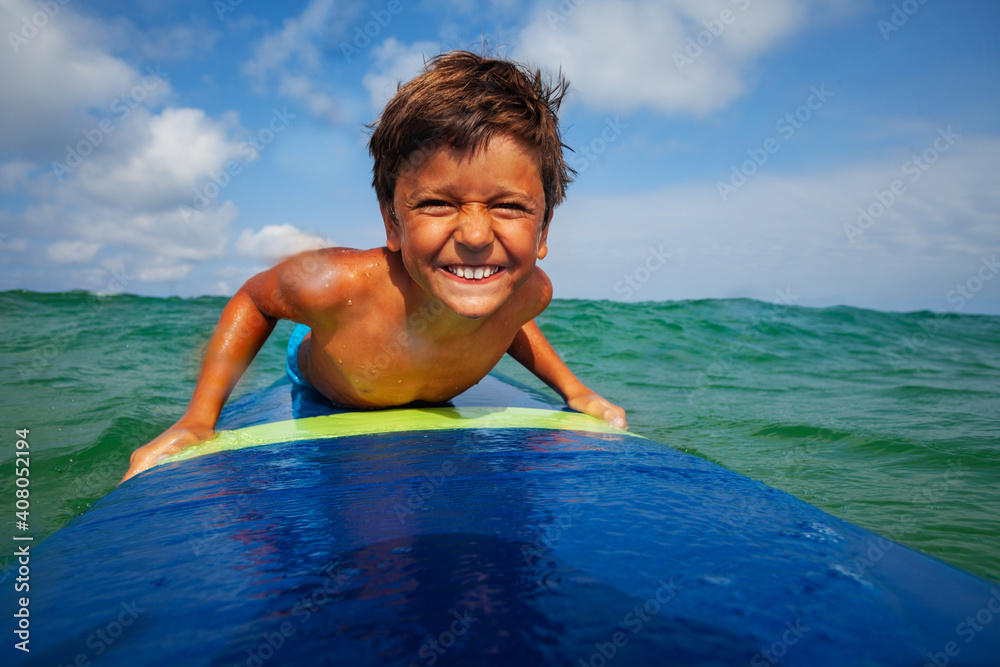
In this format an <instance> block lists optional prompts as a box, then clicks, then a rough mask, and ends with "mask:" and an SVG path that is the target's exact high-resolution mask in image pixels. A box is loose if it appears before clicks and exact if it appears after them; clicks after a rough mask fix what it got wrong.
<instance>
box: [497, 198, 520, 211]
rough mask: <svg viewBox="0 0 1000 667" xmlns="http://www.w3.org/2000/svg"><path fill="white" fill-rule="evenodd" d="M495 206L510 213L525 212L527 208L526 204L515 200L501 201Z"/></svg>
mask: <svg viewBox="0 0 1000 667" xmlns="http://www.w3.org/2000/svg"><path fill="white" fill-rule="evenodd" d="M496 208H498V209H500V210H502V211H508V212H510V213H525V212H527V210H528V207H527V206H525V205H524V204H522V203H520V202H516V201H507V202H501V203H499V204H497V205H496Z"/></svg>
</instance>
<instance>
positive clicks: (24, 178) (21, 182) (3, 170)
mask: <svg viewBox="0 0 1000 667" xmlns="http://www.w3.org/2000/svg"><path fill="white" fill-rule="evenodd" d="M34 170H35V165H34V164H33V163H31V162H26V161H24V160H13V161H11V162H8V163H6V164H0V193H4V194H10V193H12V192H17V191H18V190H23V189H25V188H27V186H28V183H29V181H30V178H29V177H30V174H31V172H32V171H34Z"/></svg>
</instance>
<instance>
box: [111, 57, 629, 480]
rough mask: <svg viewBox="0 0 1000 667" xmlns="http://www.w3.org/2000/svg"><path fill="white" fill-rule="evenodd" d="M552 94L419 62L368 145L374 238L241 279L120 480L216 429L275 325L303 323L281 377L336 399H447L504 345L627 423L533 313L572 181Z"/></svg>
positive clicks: (451, 61)
mask: <svg viewBox="0 0 1000 667" xmlns="http://www.w3.org/2000/svg"><path fill="white" fill-rule="evenodd" d="M565 88H566V83H565V81H563V80H561V79H560V80H559V81H558V82H557V84H556V85H555V86H548V85H546V84H545V83H544V82H543V81H542V77H541V74H540V72H537V71H536V72H535V73H534V74H531V73H530V72H528V71H527V70H524V69H522V68H521V67H520V66H518V65H515V64H513V63H509V62H505V61H500V60H489V59H485V58H481V57H479V56H476V55H474V54H472V53H468V52H451V53H445V54H442V55H440V56H437V57H435V58H434V59H432V60H431V61H430V62H429V63H428V64H427V66H426V67H425V69H424V72H423V73H422V74H420V75H419V76H417V77H416V78H415V79H413V80H412V81H410V82H409V83H407V84H406V85H404V86H402V87H401V88H400V89H399V91H398V92H397V93H396V96H395V97H394V98H393V99H392V100H391V101H390V102H389V103H388V104H387V105H386V107H385V109H384V110H383V112H382V116H381V117H380V118H379V120H378V121H377V122H376V123H375V124H374V125H375V129H374V131H373V133H372V136H371V140H370V142H369V149H370V150H371V153H372V156H373V157H374V158H375V165H374V169H373V171H374V186H375V192H376V195H377V196H378V201H379V207H380V209H381V212H382V220H383V223H384V224H385V232H386V247H384V248H376V249H373V250H353V249H348V248H326V249H323V250H317V251H313V252H305V253H302V254H300V255H297V256H295V257H292V258H290V259H288V260H286V261H284V262H282V263H281V264H278V265H277V266H275V267H274V268H272V269H270V270H268V271H265V272H263V273H261V274H258V275H256V276H254V277H253V278H251V279H250V280H249V281H247V283H246V284H245V285H244V286H243V287H242V288H240V290H239V291H238V292H237V293H236V295H235V296H233V298H232V299H231V300H230V301H229V303H228V304H227V305H226V308H225V310H223V313H222V317H221V318H220V320H219V324H218V326H217V327H216V330H215V334H214V335H213V336H212V339H211V341H210V342H209V345H208V349H207V351H206V354H205V362H204V365H203V367H202V370H201V375H200V377H199V378H198V383H197V385H196V387H195V390H194V394H193V395H192V397H191V402H190V403H189V404H188V407H187V410H186V411H185V413H184V415H183V416H182V417H181V418H180V420H178V421H177V423H176V424H174V425H173V426H172V427H170V428H169V429H168V430H167V431H165V432H164V433H163V434H162V435H160V436H159V437H157V438H156V439H154V440H153V441H152V442H150V443H149V444H147V445H145V446H143V447H140V448H139V449H137V450H136V451H135V452H134V453H133V454H132V458H131V465H130V468H129V470H128V472H127V473H126V475H125V478H124V479H128V478H129V477H131V476H133V475H135V474H137V473H139V472H141V471H143V470H145V469H147V468H149V467H150V466H152V465H153V464H154V463H155V462H156V461H157V460H159V459H161V458H163V457H165V456H168V455H170V454H173V453H175V452H177V451H180V450H181V449H183V448H184V447H187V446H189V445H192V444H195V443H197V442H201V441H203V440H206V439H208V438H211V437H212V436H213V435H214V430H213V429H214V428H215V423H216V421H217V420H218V417H219V413H220V412H221V410H222V406H223V404H224V403H225V402H226V399H227V398H228V397H229V394H230V392H231V391H232V390H233V388H234V387H235V386H236V382H237V381H238V380H239V378H240V376H242V374H243V372H244V371H245V370H246V368H247V366H249V364H250V362H251V360H252V359H253V357H254V356H255V355H256V354H257V352H258V351H259V350H260V348H261V346H262V345H263V344H264V341H265V340H267V337H268V335H270V333H271V331H272V330H273V329H274V326H275V324H276V323H277V321H278V320H279V319H287V320H293V321H295V322H298V323H300V325H305V327H308V329H306V328H305V327H302V326H300V327H297V328H296V332H295V333H294V334H293V341H297V340H300V339H301V343H300V344H299V346H298V350H297V353H296V352H294V351H293V353H292V354H290V356H289V363H288V371H289V375H290V376H291V377H292V379H293V381H294V382H299V383H304V384H305V383H307V384H309V385H312V386H313V387H315V388H316V389H317V390H318V391H319V392H321V393H322V394H324V395H325V396H326V397H327V398H329V399H330V400H331V401H333V402H334V403H338V404H340V405H343V406H347V407H354V408H382V407H390V406H399V405H404V404H407V403H412V402H434V403H436V402H441V401H447V400H449V399H451V398H453V397H454V396H456V395H458V394H460V393H462V392H463V391H465V390H466V389H468V388H469V387H471V386H473V385H474V384H476V383H477V382H479V381H480V380H481V379H482V378H483V377H484V376H485V375H486V374H487V373H489V371H490V370H491V369H492V368H493V367H494V366H495V365H496V363H497V362H498V361H500V358H501V357H502V356H503V355H504V353H509V354H510V355H511V356H512V357H514V358H515V359H517V360H518V361H519V362H520V363H522V364H523V365H524V366H525V367H526V368H528V370H530V371H532V372H533V373H534V374H535V375H537V376H538V377H539V378H540V379H542V380H543V381H544V382H545V383H546V384H548V385H549V386H550V387H552V388H553V389H554V390H555V391H556V392H557V393H559V394H560V395H561V396H562V397H563V399H564V400H565V401H566V403H567V404H568V405H569V407H570V408H573V409H574V410H578V411H580V412H585V413H587V414H590V415H593V416H595V417H598V418H601V419H604V420H606V421H608V422H610V423H612V424H614V425H616V426H618V427H620V428H625V426H626V424H625V412H624V411H623V410H622V409H621V408H620V407H618V406H616V405H613V404H612V403H610V402H608V401H607V400H605V399H604V398H602V397H601V396H599V395H597V394H596V393H594V392H593V391H591V390H590V389H588V388H587V387H585V386H584V385H583V384H582V383H581V382H580V381H579V380H578V379H577V378H576V377H575V376H574V375H573V373H572V372H571V371H570V370H569V369H568V368H567V367H566V366H565V364H563V363H562V361H561V360H560V359H559V357H558V355H556V353H555V351H554V350H553V349H552V347H551V346H550V345H549V343H548V341H546V340H545V337H544V336H543V335H542V333H541V331H540V330H539V328H538V326H537V325H536V324H535V323H534V319H535V317H537V316H538V315H539V314H540V313H541V312H542V311H543V310H545V308H546V306H548V304H549V301H550V300H551V298H552V286H551V283H550V282H549V279H548V277H546V275H545V274H544V273H543V272H542V271H541V269H538V268H536V267H535V262H536V260H537V259H542V258H543V257H545V254H546V252H547V247H546V238H547V234H548V224H549V221H550V220H551V218H552V211H553V209H554V208H555V206H556V205H558V204H559V203H560V202H561V201H562V199H563V193H564V189H565V187H566V185H567V184H568V183H569V181H570V178H569V169H568V168H567V166H566V163H565V162H564V161H563V156H562V143H561V140H560V135H559V128H558V119H557V117H556V111H557V110H558V108H559V104H560V102H561V101H562V96H563V94H564V93H565ZM390 358H391V361H392V363H391V364H390V363H386V360H387V359H390Z"/></svg>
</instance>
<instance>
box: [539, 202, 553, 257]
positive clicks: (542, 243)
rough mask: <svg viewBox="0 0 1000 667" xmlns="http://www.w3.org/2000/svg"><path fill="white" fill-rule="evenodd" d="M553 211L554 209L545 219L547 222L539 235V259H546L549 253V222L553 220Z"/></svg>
mask: <svg viewBox="0 0 1000 667" xmlns="http://www.w3.org/2000/svg"><path fill="white" fill-rule="evenodd" d="M553 213H554V211H552V210H550V211H549V215H548V218H547V219H546V220H545V224H543V225H542V233H541V234H540V235H539V237H538V252H537V253H536V257H538V259H545V256H546V255H548V254H549V246H548V238H549V223H550V222H552V214H553Z"/></svg>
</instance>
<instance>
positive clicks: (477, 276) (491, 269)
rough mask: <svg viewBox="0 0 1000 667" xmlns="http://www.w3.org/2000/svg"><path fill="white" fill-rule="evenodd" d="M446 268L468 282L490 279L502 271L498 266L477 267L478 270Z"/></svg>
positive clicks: (455, 267)
mask: <svg viewBox="0 0 1000 667" xmlns="http://www.w3.org/2000/svg"><path fill="white" fill-rule="evenodd" d="M445 268H447V269H448V270H449V271H450V272H452V273H454V274H455V275H456V276H458V277H459V278H465V279H466V280H482V279H483V278H489V277H490V276H492V275H493V274H494V273H496V272H497V271H499V270H500V267H497V266H477V267H476V268H472V267H471V266H448V267H445Z"/></svg>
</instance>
